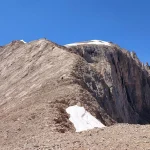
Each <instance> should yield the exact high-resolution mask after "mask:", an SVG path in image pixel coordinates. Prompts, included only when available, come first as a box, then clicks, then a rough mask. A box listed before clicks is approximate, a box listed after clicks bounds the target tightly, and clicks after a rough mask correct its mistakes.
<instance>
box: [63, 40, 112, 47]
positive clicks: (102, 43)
mask: <svg viewBox="0 0 150 150" xmlns="http://www.w3.org/2000/svg"><path fill="white" fill-rule="evenodd" d="M85 44H95V45H106V46H111V44H110V43H109V42H105V41H101V40H91V41H87V42H80V43H72V44H66V45H65V46H66V47H69V46H77V45H85Z"/></svg>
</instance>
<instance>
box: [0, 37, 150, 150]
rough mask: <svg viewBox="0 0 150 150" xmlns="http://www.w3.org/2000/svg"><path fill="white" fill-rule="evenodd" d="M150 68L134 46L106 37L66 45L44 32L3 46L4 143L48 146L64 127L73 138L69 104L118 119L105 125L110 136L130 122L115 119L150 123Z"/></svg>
mask: <svg viewBox="0 0 150 150" xmlns="http://www.w3.org/2000/svg"><path fill="white" fill-rule="evenodd" d="M148 68H149V65H148V64H147V65H146V66H145V65H143V63H141V62H140V60H139V59H138V57H137V56H136V54H135V53H134V52H129V51H127V50H125V49H123V48H120V47H119V46H118V45H116V44H113V43H112V42H105V41H101V40H90V41H84V42H77V43H72V44H67V45H65V46H61V45H59V44H57V43H54V42H51V41H49V40H47V39H45V38H43V39H39V40H35V41H31V42H27V43H25V42H24V41H22V40H16V41H13V42H11V43H9V44H7V45H4V46H2V47H0V119H1V122H0V145H1V148H2V149H23V148H24V147H23V146H24V145H26V146H27V147H28V148H29V149H34V148H37V147H38V146H37V145H34V146H35V147H34V146H33V144H34V143H35V141H36V142H37V143H38V144H40V146H39V147H40V148H41V149H42V148H43V147H42V146H43V145H44V144H43V143H44V142H45V141H46V140H48V139H50V142H47V143H46V144H47V145H49V144H51V143H54V142H55V140H56V139H57V138H58V137H59V136H60V135H62V133H63V134H65V138H66V137H69V138H68V139H69V140H70V139H71V137H72V138H73V137H74V136H72V134H73V135H74V134H75V128H74V126H73V124H72V123H71V121H70V120H69V115H68V114H67V112H66V110H67V108H70V107H71V106H76V105H77V104H80V106H82V107H79V108H78V109H82V113H81V117H82V118H84V117H86V119H85V120H86V121H89V120H88V117H87V116H89V115H86V114H90V116H93V117H95V118H96V119H97V121H98V124H100V123H101V124H102V125H103V126H112V125H113V126H112V127H108V128H107V127H106V129H105V128H104V129H103V130H104V132H105V133H106V134H108V133H109V136H110V133H115V132H119V133H120V131H121V129H124V128H125V127H126V126H125V127H122V126H121V125H118V126H115V125H114V124H118V123H128V124H149V123H150V116H149V114H150V72H149V69H148ZM69 112H70V111H69ZM85 112H86V114H85ZM73 115H74V114H73ZM75 115H76V113H75ZM73 117H74V116H73ZM93 117H91V118H92V119H91V120H93V122H94V120H95V119H93ZM71 118H72V117H71ZM76 122H77V121H76ZM86 123H87V122H86ZM89 124H90V123H89ZM76 125H77V126H78V124H76ZM114 126H115V127H114ZM120 126H121V127H120ZM113 127H114V128H113ZM118 127H119V131H117V130H118ZM87 128H89V126H88V127H87ZM126 128H127V129H128V126H127V127H126ZM113 129H114V130H113ZM135 130H136V129H135ZM107 131H108V132H107ZM125 131H126V130H125ZM140 131H141V130H140ZM92 132H93V131H89V132H88V131H87V133H88V136H85V137H90V135H93V134H92ZM104 132H103V131H102V130H101V131H99V130H98V132H97V130H95V132H93V133H94V134H95V135H96V137H100V136H99V134H103V133H104ZM141 132H142V131H141ZM89 133H90V135H89ZM84 134H85V135H86V133H84ZM55 135H56V136H55ZM80 135H81V134H80ZM80 135H79V134H78V136H80ZM123 135H124V134H123ZM85 137H84V138H83V139H85ZM92 137H94V135H93V136H92ZM45 139H46V140H45ZM68 139H67V140H66V139H65V140H64V143H65V141H69V140H68ZM43 140H44V141H43ZM16 141H17V143H16ZM85 141H86V140H84V142H85ZM79 143H80V142H79ZM27 147H26V148H27ZM39 147H38V148H39ZM24 149H25V148H24Z"/></svg>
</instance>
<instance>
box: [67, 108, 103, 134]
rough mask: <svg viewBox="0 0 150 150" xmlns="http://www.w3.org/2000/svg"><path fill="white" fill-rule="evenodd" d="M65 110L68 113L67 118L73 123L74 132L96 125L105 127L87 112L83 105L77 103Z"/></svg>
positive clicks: (92, 127)
mask: <svg viewBox="0 0 150 150" xmlns="http://www.w3.org/2000/svg"><path fill="white" fill-rule="evenodd" d="M66 112H67V113H68V114H70V118H69V120H70V121H71V122H72V123H73V125H74V127H75V129H76V132H81V131H85V130H89V129H94V128H96V127H97V128H103V127H105V126H104V125H103V124H102V123H101V122H100V121H99V120H97V119H96V118H95V117H93V116H92V115H91V114H90V113H89V112H87V111H86V110H85V109H84V107H79V106H77V105H75V106H70V107H68V108H67V109H66Z"/></svg>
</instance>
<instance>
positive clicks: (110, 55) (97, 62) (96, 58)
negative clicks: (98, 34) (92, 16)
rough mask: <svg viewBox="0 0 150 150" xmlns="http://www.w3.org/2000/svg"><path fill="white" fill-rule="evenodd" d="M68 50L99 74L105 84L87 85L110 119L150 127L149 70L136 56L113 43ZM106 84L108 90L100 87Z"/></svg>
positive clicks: (77, 46)
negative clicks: (149, 125) (147, 124)
mask: <svg viewBox="0 0 150 150" xmlns="http://www.w3.org/2000/svg"><path fill="white" fill-rule="evenodd" d="M67 47H69V48H71V49H73V50H74V51H76V52H77V53H78V54H79V55H80V56H82V57H83V58H84V59H85V60H86V61H87V62H88V64H89V66H92V67H93V68H95V70H96V72H97V73H98V74H99V76H100V78H101V81H100V82H101V83H96V82H92V81H90V82H89V83H88V81H85V82H86V84H87V86H88V88H89V89H90V90H91V91H92V92H93V94H94V95H95V97H96V99H97V101H98V103H99V104H100V106H101V107H102V108H103V109H104V110H105V111H106V113H107V114H108V115H109V116H111V117H112V118H113V119H114V120H115V121H116V122H126V123H139V124H146V123H150V117H149V114H150V74H149V69H148V67H146V66H144V65H143V64H142V63H141V62H140V61H139V60H138V58H137V56H136V54H135V53H134V52H129V51H126V50H124V49H122V48H120V47H119V46H117V45H114V44H112V43H110V45H103V44H102V45H94V44H93V45H92V43H91V44H87V43H85V44H81V45H80V44H76V45H69V46H67ZM83 74H84V73H83ZM95 80H96V78H95ZM102 83H103V85H104V86H100V84H102Z"/></svg>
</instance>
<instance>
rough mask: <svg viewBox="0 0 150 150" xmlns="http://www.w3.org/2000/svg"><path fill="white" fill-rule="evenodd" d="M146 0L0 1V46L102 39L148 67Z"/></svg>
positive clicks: (149, 5)
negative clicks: (16, 42)
mask: <svg viewBox="0 0 150 150" xmlns="http://www.w3.org/2000/svg"><path fill="white" fill-rule="evenodd" d="M149 8H150V1H149V0H143V1H142V0H0V45H1V46H2V45H5V44H8V43H9V42H11V41H12V40H22V39H23V40H24V41H26V42H29V41H32V40H36V39H40V38H47V39H49V40H51V41H53V42H56V43H58V44H61V45H64V44H69V43H73V42H80V41H85V40H104V41H111V42H113V43H116V44H118V45H119V46H120V47H122V48H125V49H127V50H129V51H135V52H136V53H137V56H138V57H139V58H140V60H141V61H142V62H144V63H146V62H149V64H150V58H149V56H150V44H149V42H150V9H149Z"/></svg>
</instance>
